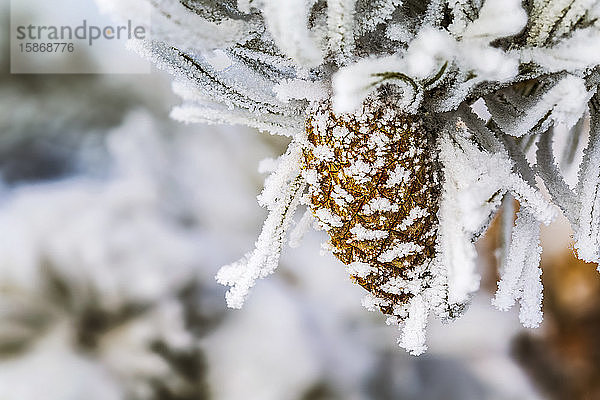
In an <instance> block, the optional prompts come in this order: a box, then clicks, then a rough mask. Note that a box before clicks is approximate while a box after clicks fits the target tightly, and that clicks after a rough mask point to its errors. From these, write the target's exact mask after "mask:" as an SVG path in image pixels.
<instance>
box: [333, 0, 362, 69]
mask: <svg viewBox="0 0 600 400" xmlns="http://www.w3.org/2000/svg"><path fill="white" fill-rule="evenodd" d="M356 1H357V0H328V1H327V36H328V37H329V50H330V51H331V52H332V53H333V54H336V55H337V56H338V59H339V60H340V61H342V62H343V61H344V60H345V59H347V58H349V57H351V55H352V51H353V50H354V12H355V5H356Z"/></svg>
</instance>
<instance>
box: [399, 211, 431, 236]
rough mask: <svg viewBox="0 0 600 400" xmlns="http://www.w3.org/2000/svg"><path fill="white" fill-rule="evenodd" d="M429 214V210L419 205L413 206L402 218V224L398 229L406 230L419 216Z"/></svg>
mask: <svg viewBox="0 0 600 400" xmlns="http://www.w3.org/2000/svg"><path fill="white" fill-rule="evenodd" d="M428 215H429V211H427V210H426V209H424V208H421V207H419V206H415V207H413V208H412V209H411V210H410V212H409V213H408V215H407V216H406V217H405V218H404V219H403V220H402V222H401V223H400V225H398V229H400V230H401V231H403V230H405V229H406V228H408V227H409V226H411V225H412V224H414V223H415V221H416V220H417V219H419V218H423V217H426V216H428Z"/></svg>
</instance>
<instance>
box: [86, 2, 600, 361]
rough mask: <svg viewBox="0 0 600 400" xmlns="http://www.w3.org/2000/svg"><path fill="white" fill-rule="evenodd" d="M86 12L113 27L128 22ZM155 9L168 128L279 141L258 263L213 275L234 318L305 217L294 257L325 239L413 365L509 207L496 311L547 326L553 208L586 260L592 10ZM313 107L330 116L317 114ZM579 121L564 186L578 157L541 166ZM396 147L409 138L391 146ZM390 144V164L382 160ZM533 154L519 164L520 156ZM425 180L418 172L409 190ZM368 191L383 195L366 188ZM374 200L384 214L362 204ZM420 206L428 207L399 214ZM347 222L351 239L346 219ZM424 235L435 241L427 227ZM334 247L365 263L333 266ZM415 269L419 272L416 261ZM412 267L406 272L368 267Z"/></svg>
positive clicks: (593, 252) (593, 235)
mask: <svg viewBox="0 0 600 400" xmlns="http://www.w3.org/2000/svg"><path fill="white" fill-rule="evenodd" d="M98 1H100V2H101V3H103V4H105V6H107V8H108V9H112V10H113V11H116V12H119V11H120V10H125V9H126V4H128V3H131V4H134V3H135V2H134V0H128V1H124V2H115V1H114V0H98ZM152 4H153V5H154V7H155V8H156V10H157V11H158V13H157V14H158V15H159V17H158V18H157V19H156V20H154V21H153V24H152V25H153V26H152V31H153V40H151V41H145V42H137V43H133V44H132V47H133V48H134V49H137V51H138V52H140V53H141V54H142V55H145V56H147V57H150V58H151V59H152V60H153V61H154V62H155V63H156V65H158V66H159V67H161V68H164V69H166V70H167V71H169V72H170V73H172V74H173V75H175V79H176V83H175V85H174V87H175V90H176V92H177V93H178V94H180V95H181V96H182V98H183V99H184V104H183V105H181V106H180V107H178V108H176V109H175V110H174V111H173V113H172V115H173V117H174V118H176V119H179V120H182V121H187V122H212V123H229V124H244V125H249V126H252V127H255V128H258V129H261V130H266V131H269V132H271V133H273V134H280V135H286V136H289V137H291V144H290V149H289V150H288V152H287V153H286V155H284V156H283V157H282V159H281V160H279V165H278V167H277V168H276V169H275V170H274V172H273V173H272V175H271V176H270V177H269V178H268V179H267V182H266V185H265V190H264V192H263V194H262V195H261V196H260V199H259V200H260V202H261V204H262V205H264V206H265V207H266V208H267V209H268V210H269V212H270V214H269V216H268V217H267V220H266V222H265V225H264V227H263V231H262V233H261V235H260V236H259V240H258V241H257V244H256V249H255V250H254V251H253V252H251V253H249V254H248V255H247V256H246V257H245V258H244V259H243V260H241V261H239V262H237V263H234V264H232V265H230V266H227V267H224V269H222V270H221V272H220V273H219V275H218V279H219V281H220V282H222V283H225V284H227V285H230V286H232V289H231V290H230V291H229V293H228V295H227V299H228V303H229V304H230V305H231V306H233V307H240V306H241V305H242V303H243V301H244V298H245V296H246V294H247V293H248V290H249V288H250V287H251V286H252V285H253V284H254V282H255V280H256V279H258V278H261V277H264V276H266V275H268V274H270V273H272V272H273V271H274V270H275V268H276V267H277V262H278V259H279V254H280V252H281V249H282V245H283V242H284V241H285V238H286V232H287V230H288V229H289V228H290V227H291V226H292V225H293V213H294V210H295V209H296V207H297V206H298V205H299V204H300V203H308V205H309V208H310V209H311V210H312V214H313V215H314V216H311V215H310V214H305V215H308V216H306V217H305V218H303V219H302V221H301V223H300V224H299V225H300V227H299V231H298V232H296V233H294V234H293V235H292V238H291V241H292V242H293V243H294V244H297V241H298V238H299V237H300V236H301V234H300V233H301V232H302V231H304V230H305V228H306V227H307V226H310V225H311V224H312V223H313V222H314V223H315V224H314V225H316V226H317V227H320V228H322V229H325V230H328V231H329V233H330V237H331V241H332V243H330V244H328V245H327V246H325V247H326V248H329V249H331V250H333V251H334V252H335V253H336V255H338V257H339V258H341V259H342V261H344V262H345V263H348V264H349V265H350V267H349V271H350V274H351V275H352V276H354V277H355V279H356V280H357V281H358V282H359V283H361V284H362V285H363V286H365V287H367V289H368V290H369V291H370V292H371V294H370V295H369V296H368V297H367V298H365V301H364V304H365V305H366V306H368V307H369V308H374V309H376V308H380V309H382V310H384V312H386V313H388V314H390V315H391V316H390V318H388V322H398V323H400V324H401V325H402V326H403V328H402V332H403V333H402V336H401V338H400V340H399V343H400V344H401V345H402V346H403V347H405V348H407V349H408V350H410V351H411V352H413V353H415V354H418V353H420V352H422V351H424V349H425V344H424V340H425V334H424V329H425V325H426V321H427V316H428V315H429V314H431V313H433V314H436V315H438V316H441V317H443V318H446V317H448V316H451V315H456V314H458V313H459V312H460V311H461V310H462V309H463V308H464V307H463V305H464V304H465V303H466V302H468V300H469V298H470V296H471V294H472V292H473V291H474V290H476V289H477V288H478V284H479V283H478V282H479V277H478V274H477V271H476V265H475V254H476V253H475V248H474V245H473V242H474V240H475V239H476V238H477V237H478V236H479V235H481V234H482V233H483V232H484V231H485V230H486V228H487V226H488V225H489V222H490V221H491V219H492V217H493V216H494V214H495V213H496V212H497V211H498V209H500V208H501V206H502V204H504V205H505V206H506V205H507V204H510V203H511V201H508V200H507V199H512V198H513V197H514V198H516V199H517V200H518V201H519V202H520V206H521V209H520V212H519V217H518V218H517V222H516V225H515V227H514V229H512V233H511V232H510V230H511V229H506V232H507V233H506V234H505V237H506V238H507V239H508V240H507V243H506V247H507V248H506V249H505V251H504V252H505V254H506V256H505V257H504V261H505V265H504V267H503V268H502V276H501V280H500V282H499V286H498V293H497V296H496V298H495V300H494V303H495V304H496V305H497V306H498V307H499V308H501V309H506V308H508V307H510V306H511V305H512V304H513V303H514V302H515V301H519V302H520V304H521V314H520V318H521V321H522V322H523V324H524V325H526V326H536V325H537V324H539V322H540V320H541V290H542V288H541V282H540V273H541V270H540V269H539V266H538V263H539V254H540V247H539V225H540V224H541V223H549V222H550V221H551V220H552V218H553V217H554V216H555V215H556V207H558V208H559V209H560V210H561V211H562V212H563V213H564V214H565V216H566V217H567V218H568V219H569V221H570V222H571V224H572V227H573V230H574V231H575V235H574V239H575V245H574V246H575V249H576V250H577V254H578V255H579V256H580V257H581V258H582V259H584V260H587V261H593V262H598V261H599V258H600V251H599V249H600V196H599V195H598V187H599V186H600V173H599V172H598V171H599V170H600V150H599V149H600V135H599V133H598V131H599V130H600V122H599V121H600V120H599V118H600V117H599V115H598V114H599V106H600V102H599V101H598V99H599V97H598V96H599V95H598V94H597V93H596V92H597V86H598V82H600V56H599V55H600V23H599V22H598V17H599V16H600V3H599V2H598V1H597V0H575V1H571V0H569V1H566V0H532V1H523V2H521V1H519V0H485V1H481V0H463V1H449V0H430V1H412V0H405V1H396V0H387V1H386V0H381V1H363V0H289V1H280V0H277V1H276V0H245V1H242V0H239V1H237V2H236V1H233V0H225V1H212V0H210V1H209V0H180V1H175V0H157V1H154V2H153V3H152ZM116 5H118V7H117V6H116ZM122 12H124V11H122ZM476 103H477V104H479V105H480V106H479V108H480V109H481V105H484V106H485V107H484V108H486V110H485V112H486V113H487V114H489V115H488V119H487V120H486V121H484V120H482V119H480V118H479V117H478V116H477V115H476V114H474V112H473V111H472V109H471V107H470V106H472V105H474V104H476ZM323 104H328V105H331V110H332V111H328V112H323V109H322V107H323ZM369 104H371V105H369ZM327 107H329V106H327ZM365 107H366V109H367V112H365ZM375 109H377V110H380V111H378V112H377V113H373V112H371V111H372V110H375ZM370 110H371V111H370ZM480 114H481V115H483V113H480ZM584 118H589V119H590V121H591V124H590V132H589V140H588V144H587V147H586V149H585V156H584V157H583V161H582V163H581V165H580V166H579V176H578V177H579V180H578V183H577V184H576V186H575V187H570V186H569V185H568V184H567V183H566V182H565V179H564V177H563V173H562V172H561V171H563V170H561V169H560V168H558V167H557V165H556V162H555V156H554V153H555V151H562V152H563V153H564V154H567V153H572V152H573V151H574V149H575V148H576V146H577V143H578V142H579V140H566V141H564V142H566V143H570V146H571V147H570V148H566V149H554V146H553V143H552V141H553V134H555V132H554V127H556V126H559V125H561V126H563V127H564V128H566V129H562V131H564V132H566V133H565V134H568V135H570V136H573V137H575V138H579V136H582V134H581V129H582V127H583V126H586V124H582V123H581V121H582V119H584ZM400 120H403V121H406V126H404V125H400V122H399V121H400ZM352 121H354V122H352ZM418 121H421V123H422V126H421V127H417V126H416V125H414V123H416V122H418ZM349 123H351V124H352V125H353V126H352V127H351V128H349V127H348V124H349ZM306 127H308V128H306ZM395 132H396V133H397V132H400V133H401V135H404V136H405V138H404V139H400V140H399V142H398V139H397V138H394V134H395ZM423 132H424V133H423ZM307 136H308V138H307ZM356 137H358V138H361V139H360V140H355V139H353V138H356ZM418 137H428V138H430V139H428V140H426V141H421V142H420V143H419V140H417V138H418ZM411 138H412V139H411ZM394 141H396V142H394ZM390 142H391V143H400V144H401V145H400V146H399V147H396V148H393V149H391V148H390V147H389V146H390ZM536 142H537V152H536V157H535V162H533V163H531V162H529V161H528V159H527V157H526V154H527V152H528V150H529V149H530V148H531V145H532V144H534V143H536ZM432 143H433V146H432V145H431V144H432ZM369 152H370V153H369ZM366 153H369V154H371V156H372V158H370V159H365V156H364V154H366ZM371 156H370V157H371ZM379 159H380V160H382V163H379V161H378V160H379ZM425 159H427V162H425V163H423V160H425ZM573 159H574V158H573V157H571V158H570V160H573ZM398 160H403V161H402V162H399V161H398ZM390 163H391V164H390ZM424 166H426V168H423V170H421V169H419V168H420V167H424ZM424 170H428V171H430V172H427V174H429V175H427V176H426V177H425V178H424V179H421V178H423V176H422V174H423V173H424ZM377 174H380V175H381V176H382V177H385V180H386V182H385V184H376V182H375V180H374V177H376V176H377ZM437 176H439V179H437V178H436V177H437ZM419 177H421V178H419ZM342 178H343V179H342ZM536 178H540V179H541V181H543V184H544V186H545V187H546V189H547V191H548V193H549V194H550V199H549V200H548V199H547V197H545V196H544V195H543V194H542V191H541V190H540V187H539V185H537V184H536ZM327 179H328V180H327ZM417 181H418V182H419V185H420V187H417V186H415V182H417ZM326 185H329V189H328V190H327V191H326V192H323V193H321V194H319V193H317V192H316V191H318V189H324V188H325V186H326ZM306 187H308V188H309V189H308V190H309V193H308V197H307V196H306V195H305V190H306V189H305V188H306ZM369 187H376V188H377V189H378V190H380V191H382V192H385V191H388V192H389V193H392V195H390V196H387V197H386V196H385V195H382V196H380V195H375V194H369V195H367V196H365V195H364V194H361V193H357V191H356V189H357V188H369ZM359 192H360V190H359ZM311 196H312V197H311ZM319 196H321V197H319ZM361 196H362V197H361ZM419 196H425V197H427V196H430V197H431V200H429V201H428V202H427V203H426V204H412V203H410V202H409V203H410V207H404V206H406V205H407V204H409V203H407V199H412V198H419ZM358 204H360V208H358V207H357V208H356V210H355V217H356V216H360V219H361V220H358V219H356V218H354V217H352V218H351V217H348V216H347V215H346V214H345V211H343V210H348V211H350V210H354V209H353V208H352V207H354V206H355V205H356V206H358ZM417 206H418V208H417ZM378 217H385V218H382V219H381V220H376V218H378ZM390 218H391V219H393V220H394V221H395V222H394V223H397V224H398V230H399V231H403V230H409V231H411V230H413V229H416V228H417V227H424V226H426V227H427V228H428V229H422V230H421V231H420V233H419V234H414V235H413V237H411V239H410V240H404V239H403V240H402V241H400V242H398V240H397V239H398V237H397V231H396V230H393V229H391V228H390V225H389V223H390V222H389V219H390ZM427 218H429V219H431V220H432V223H431V224H429V225H428V224H426V223H425V224H424V223H423V222H422V220H423V219H427ZM313 219H314V220H313ZM386 219H387V222H386ZM434 220H435V223H434V222H433V221H434ZM348 221H352V223H351V224H350V225H351V226H350V225H349V224H348ZM434 225H435V229H432V228H433V226H434ZM332 231H333V233H332ZM336 232H338V233H336ZM342 232H343V233H342ZM344 235H346V236H347V237H346V236H344ZM348 235H349V236H348ZM342 237H344V238H346V239H345V240H347V241H350V242H344V243H342V241H341V238H342ZM338 239H340V240H339V241H338ZM352 243H359V244H356V245H354V244H352ZM382 243H383V244H382ZM346 246H351V247H352V246H355V247H353V248H358V249H359V250H360V251H362V252H363V253H365V254H367V256H365V255H364V254H363V255H360V252H359V253H357V254H359V256H351V255H349V254H350V253H348V254H346V250H345V249H346ZM361 246H362V247H361ZM423 252H426V253H427V257H424V258H423V257H420V256H417V255H419V254H423ZM371 253H372V254H371ZM411 257H413V258H416V259H418V262H417V261H415V262H410V261H409V262H405V263H404V264H403V267H402V268H399V269H398V270H394V269H390V268H387V267H386V268H381V265H382V264H386V263H395V262H400V261H401V260H408V259H410V258H411ZM426 260H429V261H428V262H426ZM384 271H385V273H384ZM391 271H395V272H393V273H392V272H391ZM390 274H391V275H390ZM374 276H377V277H379V278H378V279H372V278H373V277H374ZM369 277H371V278H369ZM384 277H385V279H383V278H384ZM425 277H426V279H425ZM369 279H371V280H370V281H369ZM423 279H425V280H426V284H424V285H421V284H419V282H421V283H422V282H423ZM367 281H369V282H368V283H367ZM429 289H431V290H429ZM382 293H387V294H386V295H382ZM398 293H402V294H401V295H400V294H398ZM388 295H389V296H394V295H395V296H404V299H403V301H390V299H388V298H387V297H389V296H388Z"/></svg>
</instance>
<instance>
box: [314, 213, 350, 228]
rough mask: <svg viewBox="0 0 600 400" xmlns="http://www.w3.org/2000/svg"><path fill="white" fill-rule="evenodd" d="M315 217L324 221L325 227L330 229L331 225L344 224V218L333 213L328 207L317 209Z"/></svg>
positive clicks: (338, 225) (335, 226) (336, 226)
mask: <svg viewBox="0 0 600 400" xmlns="http://www.w3.org/2000/svg"><path fill="white" fill-rule="evenodd" d="M314 212H315V217H317V219H318V220H319V221H320V222H321V223H322V225H323V228H325V229H329V227H334V228H339V227H341V226H343V225H344V223H343V222H342V218H340V216H339V215H335V214H333V213H332V212H331V211H329V210H328V209H326V208H319V209H318V210H315V211H314Z"/></svg>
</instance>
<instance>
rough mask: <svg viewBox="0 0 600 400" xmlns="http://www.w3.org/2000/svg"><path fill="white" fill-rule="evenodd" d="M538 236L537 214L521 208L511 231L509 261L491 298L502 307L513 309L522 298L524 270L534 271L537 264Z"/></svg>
mask: <svg viewBox="0 0 600 400" xmlns="http://www.w3.org/2000/svg"><path fill="white" fill-rule="evenodd" d="M539 236H540V226H539V223H538V222H537V221H536V220H535V217H534V216H533V215H532V214H531V213H530V212H529V211H528V210H522V211H520V212H519V214H518V216H517V220H516V222H515V227H514V229H513V232H512V237H511V241H510V246H509V248H508V255H507V259H506V264H505V265H504V266H503V267H502V272H501V274H500V282H498V290H497V291H496V296H495V297H494V299H493V300H492V304H493V305H494V306H496V307H497V308H498V309H499V310H502V311H506V310H508V309H510V308H511V307H512V306H513V305H514V304H515V301H516V300H517V299H519V298H521V293H522V290H523V274H524V271H525V270H528V272H529V273H530V274H531V271H532V270H533V269H534V268H537V267H538V264H539V261H540V259H539V255H540V249H539Z"/></svg>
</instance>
